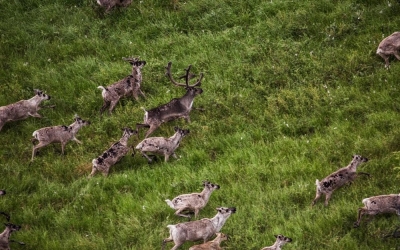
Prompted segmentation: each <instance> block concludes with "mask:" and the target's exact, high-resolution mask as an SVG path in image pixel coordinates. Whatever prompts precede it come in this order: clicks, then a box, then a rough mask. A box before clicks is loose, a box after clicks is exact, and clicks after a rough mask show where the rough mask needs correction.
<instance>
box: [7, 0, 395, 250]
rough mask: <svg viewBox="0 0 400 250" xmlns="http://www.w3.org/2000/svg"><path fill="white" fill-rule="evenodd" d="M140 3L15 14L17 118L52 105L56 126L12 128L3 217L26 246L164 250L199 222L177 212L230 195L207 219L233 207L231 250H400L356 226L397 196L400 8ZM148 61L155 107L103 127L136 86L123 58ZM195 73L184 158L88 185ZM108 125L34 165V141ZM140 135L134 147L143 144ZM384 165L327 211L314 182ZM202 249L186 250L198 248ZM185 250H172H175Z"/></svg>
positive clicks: (147, 87)
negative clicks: (180, 198)
mask: <svg viewBox="0 0 400 250" xmlns="http://www.w3.org/2000/svg"><path fill="white" fill-rule="evenodd" d="M175 2H177V5H176V6H175V7H174V4H173V3H172V1H161V0H159V1H138V2H136V1H135V2H134V3H133V4H132V5H131V6H130V7H129V8H127V9H115V10H113V11H111V12H110V13H108V14H105V13H104V12H103V10H102V9H101V8H100V7H98V6H96V4H95V2H94V1H88V0H85V1H72V0H71V1H69V0H57V1H40V2H37V1H31V0H27V1H17V0H15V1H8V2H6V1H0V17H1V22H0V31H1V35H0V85H1V86H2V87H3V88H2V91H1V93H0V105H1V106H3V105H6V104H9V103H12V102H15V101H18V100H21V99H28V98H30V97H31V96H32V95H33V91H32V90H33V89H34V88H39V89H42V90H44V91H45V92H46V93H48V94H49V95H51V96H52V99H51V100H50V101H48V102H46V103H45V104H51V105H55V108H54V109H42V110H41V111H40V113H41V114H42V115H43V116H44V118H42V119H36V118H28V119H27V120H24V121H18V122H13V123H8V124H6V125H5V126H4V128H3V130H2V131H1V132H0V133H1V135H0V144H1V146H0V180H1V181H0V188H4V189H6V190H7V192H8V194H7V195H6V196H4V197H1V199H0V210H1V211H6V212H8V213H10V214H11V218H12V221H13V222H15V223H17V224H21V225H22V229H21V231H20V232H18V233H16V234H13V236H12V238H13V239H18V240H19V241H24V242H25V243H26V246H24V247H21V246H18V245H14V246H13V249H20V248H26V249H39V248H40V249H110V248H111V249H157V248H160V247H161V242H162V239H164V238H166V237H167V236H168V230H167V228H166V226H167V225H168V224H175V223H179V222H183V221H184V220H182V218H178V217H176V216H175V215H174V214H173V210H171V209H170V208H169V207H168V206H167V205H166V204H165V202H164V200H165V199H171V198H173V197H175V196H176V195H178V194H181V193H189V192H195V191H196V192H197V191H200V190H201V181H202V180H206V179H207V180H210V181H212V182H215V183H218V184H219V185H221V189H220V190H218V191H216V192H214V193H213V195H212V196H211V199H210V201H209V204H208V205H207V206H206V207H205V208H204V209H203V210H202V211H201V212H200V217H201V218H204V217H212V216H214V214H215V208H216V207H219V206H236V207H237V213H236V214H234V215H232V217H231V218H230V219H229V220H228V221H227V223H226V225H225V226H224V227H223V229H222V232H224V233H227V234H229V235H230V237H231V240H230V241H228V242H224V243H223V245H224V246H225V247H226V249H260V248H262V247H263V246H267V245H272V244H273V242H274V238H273V235H274V234H284V235H286V236H288V237H291V238H293V242H292V243H291V244H288V245H286V246H285V248H287V249H315V248H318V249H319V248H321V249H322V248H324V249H396V247H397V246H398V245H399V243H398V241H397V239H394V238H386V239H384V238H383V236H384V235H387V234H389V233H390V232H391V231H392V230H394V228H395V227H396V226H397V225H398V224H399V223H398V218H397V217H396V215H391V216H390V215H381V216H377V218H375V219H374V220H373V221H372V222H371V223H369V224H367V225H362V226H361V227H360V228H358V229H353V228H352V225H353V222H354V221H355V220H356V215H357V208H358V207H360V206H361V205H362V203H361V200H362V199H363V198H366V197H369V196H373V195H379V194H389V193H398V192H399V191H398V187H397V186H398V185H397V182H398V167H399V162H400V158H399V156H398V153H397V152H398V150H399V146H400V145H399V139H400V132H399V129H398V127H399V126H398V125H399V120H400V119H399V108H400V107H399V103H400V102H399V95H398V92H399V89H398V86H397V82H398V81H399V76H398V74H397V73H396V72H397V71H398V68H399V67H400V66H399V63H398V62H397V61H395V60H393V59H392V60H391V68H390V69H389V70H386V69H385V68H384V62H383V60H382V59H381V58H379V57H378V56H376V55H375V50H376V47H377V46H378V43H379V42H380V41H381V39H383V38H384V37H385V36H387V35H389V34H391V33H393V32H394V31H396V29H397V28H398V27H397V24H398V22H399V18H398V13H399V10H400V6H399V4H398V2H397V1H394V0H393V1H385V2H381V1H368V2H365V1H311V0H309V1H285V0H282V1H238V0H225V1H209V0H201V1H186V2H184V1H175ZM131 55H133V56H140V57H141V59H143V60H145V61H146V62H147V64H146V66H145V67H144V68H143V70H142V71H143V80H144V82H143V85H142V90H143V91H144V92H145V93H146V95H147V97H148V98H147V99H146V100H145V99H140V100H139V102H137V101H135V100H130V99H124V100H121V102H120V103H119V104H118V105H117V107H116V109H115V112H114V114H113V115H112V116H108V115H104V116H103V117H100V116H99V108H100V107H101V105H102V100H101V95H100V91H99V90H98V89H97V86H99V85H103V86H106V85H109V84H112V83H113V82H115V81H117V80H119V79H122V78H123V77H125V76H126V75H128V74H129V73H130V67H129V64H127V63H126V62H124V61H123V60H121V58H122V57H127V56H131ZM168 61H172V62H173V69H172V71H173V74H174V75H175V76H178V75H180V74H182V73H183V69H184V68H186V67H187V66H188V65H189V64H192V65H193V71H194V72H195V73H200V72H203V73H204V75H205V78H204V80H203V84H202V88H203V89H204V93H203V94H202V95H201V96H199V97H197V98H196V99H195V102H194V106H196V107H203V108H204V109H205V110H204V111H198V110H193V111H192V113H191V120H192V122H191V123H190V124H187V123H185V122H184V121H181V120H177V121H173V122H170V123H167V124H164V125H162V126H161V127H160V128H159V129H158V130H157V131H156V132H155V133H154V135H155V136H169V135H171V134H172V133H173V129H172V128H173V126H180V127H184V128H189V129H190V130H191V133H190V135H189V136H188V137H186V138H185V139H184V140H183V142H182V144H181V146H180V148H179V149H178V151H177V154H178V155H179V156H180V158H179V159H178V160H175V159H171V161H170V162H168V163H164V162H163V161H162V160H160V161H158V162H156V163H154V164H152V165H148V164H147V161H146V160H145V159H144V158H142V157H140V156H139V155H138V154H137V155H135V156H134V157H131V156H126V157H125V158H123V159H122V161H121V162H120V163H118V165H116V166H115V167H114V168H113V169H112V170H111V173H110V176H109V177H108V178H103V177H102V176H101V175H98V176H96V177H95V178H92V179H90V180H88V179H87V178H86V177H87V175H88V174H89V173H90V171H91V160H92V159H93V158H95V157H97V156H98V154H100V153H101V152H103V151H104V150H105V149H106V148H108V147H109V146H110V145H111V144H112V143H113V142H115V141H117V140H118V139H119V138H120V136H121V131H120V129H121V128H122V127H125V126H131V127H134V126H135V124H136V123H137V122H141V121H142V120H143V111H142V110H141V109H140V107H144V108H147V109H149V108H152V107H155V106H157V105H160V104H163V103H166V102H168V101H169V100H170V99H172V98H175V97H178V96H181V95H183V94H184V90H183V89H180V88H176V87H173V86H172V85H171V83H170V82H168V80H167V78H166V77H165V75H164V71H165V69H164V67H165V66H166V64H167V62H168ZM75 114H78V115H80V116H81V117H82V118H84V119H89V120H90V121H91V122H92V124H91V126H89V127H85V128H83V129H82V130H81V131H79V133H78V135H77V137H78V139H79V140H81V141H82V142H83V144H82V145H80V144H79V145H78V144H75V142H70V143H69V144H67V147H66V155H65V156H60V152H61V148H60V145H55V146H54V147H53V146H48V147H45V148H43V149H42V150H41V152H40V154H39V155H38V156H37V157H36V158H35V161H34V162H33V163H32V164H29V160H30V157H31V150H32V145H31V142H30V138H31V134H32V132H33V131H34V130H36V129H38V128H41V127H45V126H53V125H61V124H65V125H68V124H71V123H72V122H73V116H74V115H75ZM138 142H139V139H137V138H132V139H131V140H130V143H131V144H132V145H135V144H136V143H138ZM353 154H361V155H363V156H366V157H368V158H369V159H370V161H369V162H368V163H366V164H364V165H363V166H361V167H360V168H362V171H365V172H369V173H370V174H371V177H370V178H366V177H363V176H362V177H360V178H359V179H357V180H356V181H355V182H354V183H353V184H352V185H349V186H345V187H343V188H342V189H341V190H339V191H337V192H335V193H334V195H333V197H332V200H331V202H330V204H329V207H324V206H323V202H318V203H317V205H316V206H315V207H314V208H312V209H311V207H310V204H311V201H312V199H313V198H314V195H315V185H314V183H315V179H321V178H323V177H325V176H326V175H328V174H330V173H331V172H333V171H335V170H337V169H338V168H340V167H343V166H345V165H347V164H348V162H350V160H351V156H352V155H353ZM191 245H193V244H192V243H186V244H185V245H184V246H183V247H182V249H187V248H189V247H190V246H191ZM168 247H169V248H170V247H172V244H171V243H169V244H168Z"/></svg>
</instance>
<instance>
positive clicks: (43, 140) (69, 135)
mask: <svg viewBox="0 0 400 250" xmlns="http://www.w3.org/2000/svg"><path fill="white" fill-rule="evenodd" d="M74 120H75V121H74V123H72V124H71V125H69V126H65V125H60V126H53V127H45V128H41V129H38V130H36V131H35V132H33V134H32V136H33V138H32V143H33V145H34V146H33V149H32V159H31V161H33V158H34V157H35V155H36V152H37V151H38V150H39V149H40V148H42V147H44V146H47V145H49V144H50V143H61V154H62V155H64V148H65V145H66V144H67V142H69V141H71V140H73V141H76V142H77V143H79V144H81V143H82V142H81V141H79V140H78V139H77V138H76V137H75V136H76V134H77V133H78V131H79V130H80V129H81V128H82V127H83V126H87V125H89V124H90V122H89V121H86V120H82V119H81V118H80V117H79V116H75V118H74ZM36 141H39V144H37V145H35V144H34V143H35V142H36Z"/></svg>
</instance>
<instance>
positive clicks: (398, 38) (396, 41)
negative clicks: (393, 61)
mask: <svg viewBox="0 0 400 250" xmlns="http://www.w3.org/2000/svg"><path fill="white" fill-rule="evenodd" d="M399 50H400V32H394V33H393V34H391V35H390V36H388V37H386V38H385V39H383V40H382V42H380V43H379V46H378V49H377V50H376V54H377V55H379V56H380V57H382V58H383V59H384V60H385V68H388V67H389V57H390V56H391V55H394V56H395V57H396V58H397V60H400V55H399Z"/></svg>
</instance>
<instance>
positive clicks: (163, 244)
mask: <svg viewBox="0 0 400 250" xmlns="http://www.w3.org/2000/svg"><path fill="white" fill-rule="evenodd" d="M171 241H173V239H172V238H171V236H169V237H168V238H166V239H164V240H163V242H162V249H163V250H164V248H165V245H166V244H167V242H171Z"/></svg>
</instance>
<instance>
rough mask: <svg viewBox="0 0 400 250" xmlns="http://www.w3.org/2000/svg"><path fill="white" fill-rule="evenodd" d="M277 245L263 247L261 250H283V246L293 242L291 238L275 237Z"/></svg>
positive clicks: (279, 235)
mask: <svg viewBox="0 0 400 250" xmlns="http://www.w3.org/2000/svg"><path fill="white" fill-rule="evenodd" d="M275 238H276V240H275V243H274V244H273V245H272V246H269V247H263V248H262V249H261V250H281V249H282V247H283V245H285V244H286V243H289V242H292V239H291V238H288V237H286V236H284V235H282V234H278V235H275Z"/></svg>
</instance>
